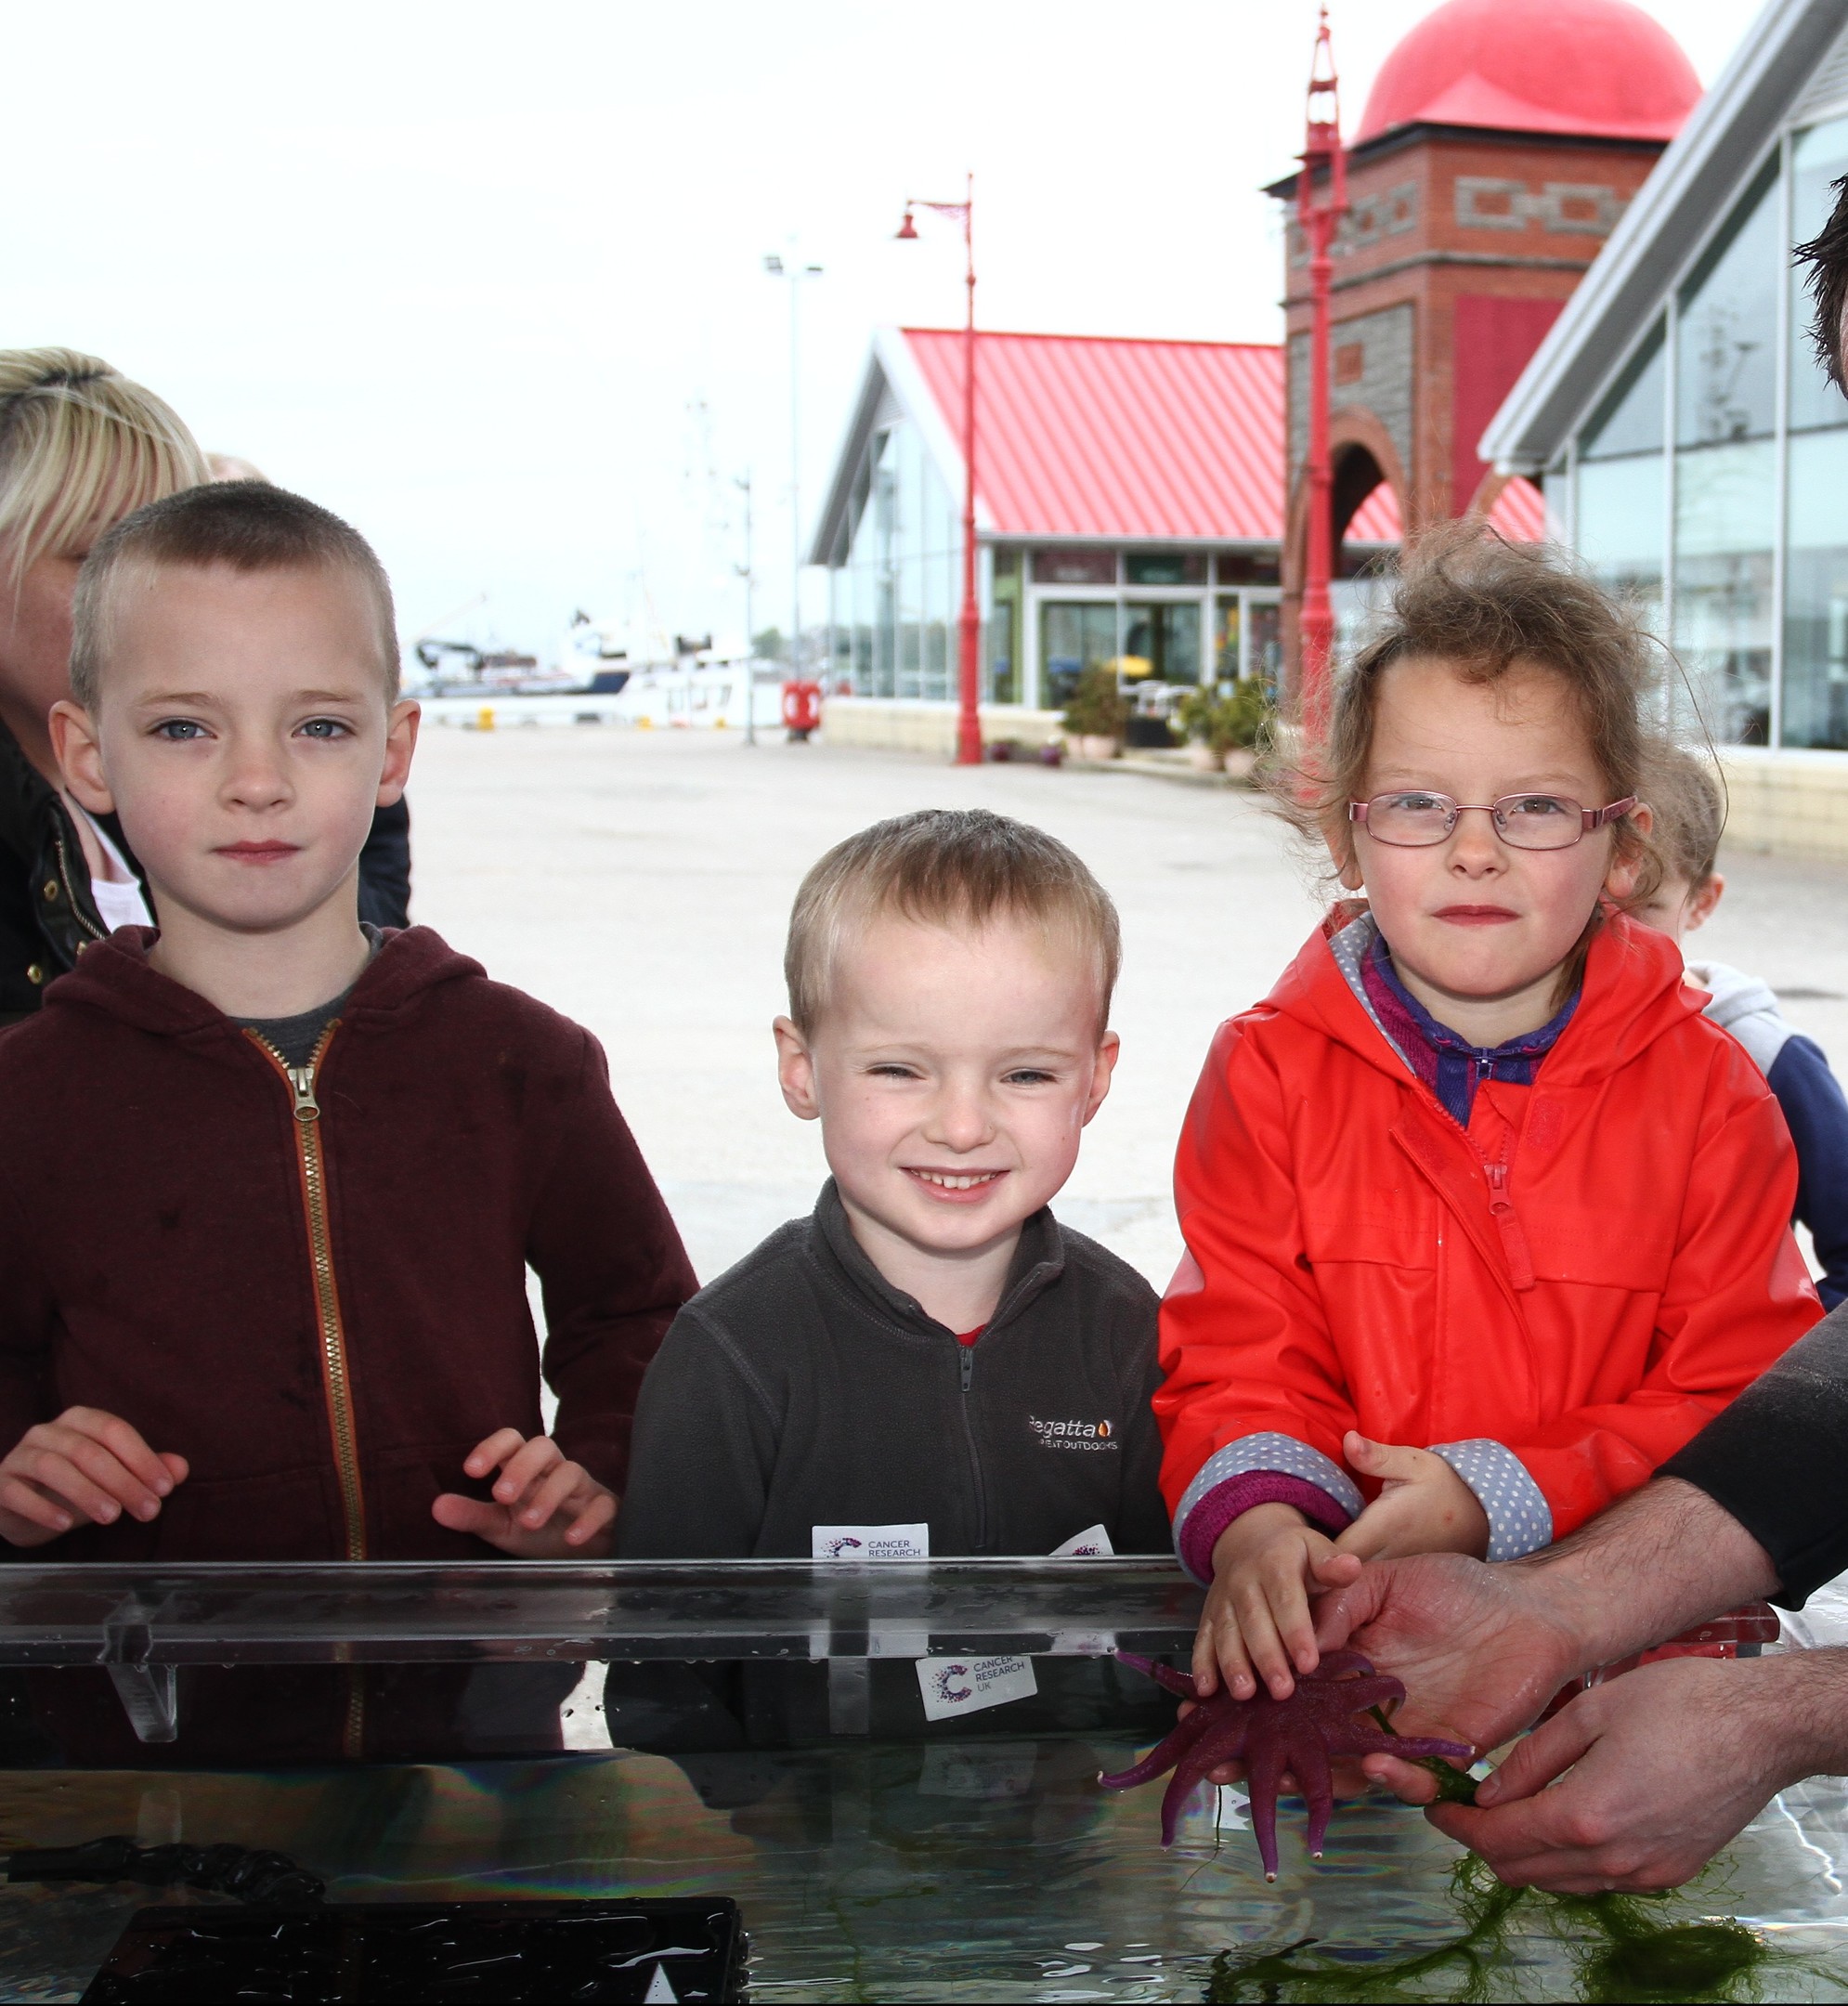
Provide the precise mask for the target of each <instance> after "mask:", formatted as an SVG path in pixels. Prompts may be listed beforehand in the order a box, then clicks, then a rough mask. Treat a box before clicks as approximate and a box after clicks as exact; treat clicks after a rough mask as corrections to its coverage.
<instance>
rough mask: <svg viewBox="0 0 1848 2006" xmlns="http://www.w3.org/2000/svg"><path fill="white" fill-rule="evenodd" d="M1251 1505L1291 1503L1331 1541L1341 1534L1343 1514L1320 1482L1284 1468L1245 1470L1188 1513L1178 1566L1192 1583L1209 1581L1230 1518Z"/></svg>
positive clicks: (1345, 1522) (1344, 1527)
mask: <svg viewBox="0 0 1848 2006" xmlns="http://www.w3.org/2000/svg"><path fill="white" fill-rule="evenodd" d="M1254 1504H1294V1505H1295V1507H1296V1509H1297V1510H1298V1511H1299V1512H1301V1513H1302V1515H1303V1517H1304V1518H1307V1519H1308V1522H1309V1523H1310V1524H1311V1525H1312V1526H1314V1527H1315V1529H1316V1530H1317V1531H1319V1532H1326V1533H1327V1534H1328V1536H1329V1538H1330V1539H1334V1537H1335V1536H1336V1535H1337V1534H1338V1533H1342V1532H1345V1531H1347V1526H1348V1518H1347V1513H1346V1512H1345V1511H1344V1510H1343V1509H1342V1508H1341V1506H1340V1505H1339V1504H1336V1503H1335V1502H1334V1499H1333V1498H1332V1497H1330V1496H1329V1494H1328V1492H1327V1491H1324V1490H1323V1489H1322V1488H1321V1485H1320V1484H1312V1483H1310V1482H1309V1481H1308V1478H1305V1477H1290V1476H1286V1475H1285V1474H1284V1472H1283V1471H1282V1470H1267V1469H1255V1470H1246V1471H1244V1472H1243V1475H1241V1476H1238V1477H1228V1478H1226V1480H1225V1482H1224V1483H1219V1484H1215V1485H1214V1486H1213V1488H1212V1490H1210V1491H1208V1492H1207V1493H1206V1495H1205V1496H1204V1498H1202V1499H1201V1501H1200V1502H1199V1504H1196V1505H1195V1506H1194V1507H1193V1509H1192V1510H1191V1512H1189V1513H1188V1515H1187V1523H1186V1524H1185V1525H1184V1526H1183V1527H1182V1528H1181V1530H1180V1564H1181V1566H1182V1567H1184V1568H1185V1569H1186V1570H1187V1571H1188V1572H1189V1573H1190V1574H1191V1575H1192V1576H1193V1578H1194V1580H1195V1581H1198V1582H1210V1581H1211V1580H1212V1579H1213V1549H1214V1547H1215V1546H1217V1544H1218V1542H1219V1535H1220V1533H1221V1532H1223V1531H1225V1530H1226V1528H1227V1527H1228V1526H1229V1525H1230V1524H1231V1522H1232V1520H1233V1519H1234V1518H1242V1517H1243V1515H1244V1514H1245V1513H1246V1512H1248V1511H1249V1510H1250V1509H1251V1508H1252V1506H1253V1505H1254Z"/></svg>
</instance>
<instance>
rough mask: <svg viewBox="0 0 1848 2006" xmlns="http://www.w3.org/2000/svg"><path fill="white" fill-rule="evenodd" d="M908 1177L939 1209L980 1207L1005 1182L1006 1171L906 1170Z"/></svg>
mask: <svg viewBox="0 0 1848 2006" xmlns="http://www.w3.org/2000/svg"><path fill="white" fill-rule="evenodd" d="M904 1174H905V1176H906V1177H908V1178H909V1179H911V1181H912V1182H913V1183H914V1184H916V1185H918V1186H919V1187H920V1188H921V1189H923V1190H924V1191H926V1192H929V1193H930V1195H931V1197H932V1198H933V1199H935V1200H936V1201H937V1203H938V1204H939V1205H980V1204H981V1202H982V1201H983V1199H984V1198H985V1197H987V1195H988V1193H989V1192H991V1191H993V1190H994V1189H995V1187H996V1185H997V1184H998V1183H999V1182H1000V1181H1001V1179H1003V1178H1004V1177H1006V1176H1007V1174H1008V1173H1007V1172H1006V1171H1005V1170H932V1169H928V1168H927V1169H917V1168H913V1167H911V1166H906V1168H905V1172H904Z"/></svg>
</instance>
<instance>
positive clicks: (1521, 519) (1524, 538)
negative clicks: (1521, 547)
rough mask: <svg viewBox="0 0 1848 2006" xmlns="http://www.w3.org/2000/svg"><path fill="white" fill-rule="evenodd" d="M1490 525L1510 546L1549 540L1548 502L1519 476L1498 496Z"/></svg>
mask: <svg viewBox="0 0 1848 2006" xmlns="http://www.w3.org/2000/svg"><path fill="white" fill-rule="evenodd" d="M1489 522H1490V527H1491V528H1495V529H1499V530H1500V531H1501V532H1502V534H1503V536H1504V537H1506V538H1507V540H1508V541H1509V542H1510V543H1539V542H1542V541H1544V540H1545V537H1546V502H1545V501H1544V499H1543V498H1542V495H1541V491H1540V489H1539V488H1536V487H1535V486H1534V484H1533V483H1532V482H1531V481H1530V480H1525V479H1523V478H1522V477H1521V476H1520V475H1516V476H1515V478H1514V479H1513V480H1511V481H1510V482H1509V483H1508V485H1507V486H1506V487H1505V488H1503V490H1502V491H1501V493H1500V494H1499V495H1497V496H1496V497H1495V505H1494V506H1493V507H1492V508H1491V509H1490V511H1489Z"/></svg>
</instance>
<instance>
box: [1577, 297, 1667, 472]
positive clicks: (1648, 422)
mask: <svg viewBox="0 0 1848 2006" xmlns="http://www.w3.org/2000/svg"><path fill="white" fill-rule="evenodd" d="M1666 354H1667V349H1666V347H1665V345H1664V344H1663V341H1662V324H1661V322H1660V321H1659V320H1658V321H1657V322H1656V324H1655V326H1654V327H1653V328H1652V329H1651V330H1650V331H1649V336H1648V339H1647V340H1646V342H1644V344H1643V345H1642V346H1641V347H1640V348H1639V349H1638V350H1637V351H1636V353H1635V354H1634V355H1633V356H1632V357H1631V358H1630V361H1629V363H1628V365H1627V366H1626V368H1625V369H1624V371H1623V372H1622V374H1621V375H1620V376H1619V377H1618V379H1617V381H1616V383H1615V384H1613V385H1612V386H1611V390H1610V395H1609V396H1608V397H1606V398H1605V400H1604V402H1603V404H1602V405H1600V406H1599V408H1598V411H1597V415H1596V416H1595V417H1594V418H1593V420H1592V422H1591V423H1590V424H1589V425H1588V426H1587V427H1586V428H1585V435H1584V437H1583V438H1582V439H1581V441H1580V444H1579V457H1580V458H1581V460H1608V459H1611V458H1613V457H1614V456H1615V455H1617V454H1619V453H1636V452H1660V451H1661V449H1662V426H1663V423H1664V420H1665V419H1666V417H1667V412H1666V411H1665V410H1663V400H1664V398H1665V397H1667V395H1668V388H1667V375H1668V371H1667V366H1666V364H1665V362H1664V359H1663V358H1664V357H1665V355H1666Z"/></svg>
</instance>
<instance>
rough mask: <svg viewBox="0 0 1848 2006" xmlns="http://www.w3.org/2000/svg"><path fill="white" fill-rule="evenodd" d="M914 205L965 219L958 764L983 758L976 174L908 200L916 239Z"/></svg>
mask: <svg viewBox="0 0 1848 2006" xmlns="http://www.w3.org/2000/svg"><path fill="white" fill-rule="evenodd" d="M914 209H929V210H931V211H932V212H933V213H934V214H935V215H943V216H948V217H950V218H951V219H952V220H953V221H956V222H959V223H961V225H962V248H963V284H964V285H965V287H966V288H967V289H968V310H967V312H966V313H965V315H964V318H963V330H962V618H961V620H960V621H959V623H958V625H959V629H960V640H961V648H960V652H959V657H958V671H959V673H958V676H957V696H958V699H959V702H958V710H957V765H958V766H979V765H981V763H982V710H981V704H982V667H981V660H980V657H981V652H982V606H981V602H980V601H979V600H978V599H977V597H976V593H975V176H973V175H970V176H969V177H968V183H967V192H966V193H965V194H964V197H963V199H962V201H961V202H916V201H913V202H906V203H905V205H904V222H902V223H901V224H900V225H899V226H898V235H899V241H901V242H902V243H913V242H915V241H917V225H916V224H915V223H914V222H913V221H912V220H911V213H912V211H913V210H914Z"/></svg>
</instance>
